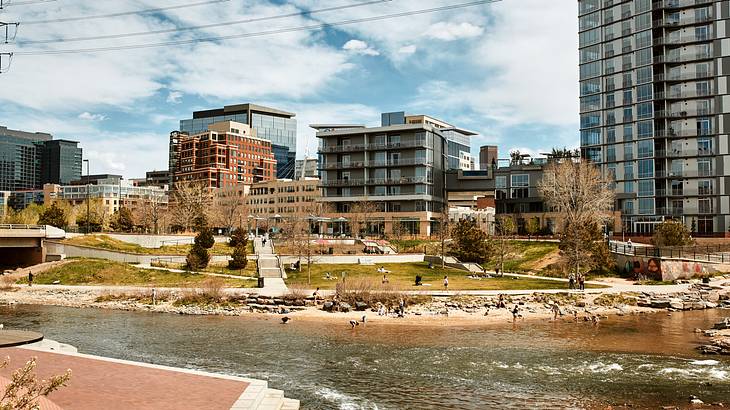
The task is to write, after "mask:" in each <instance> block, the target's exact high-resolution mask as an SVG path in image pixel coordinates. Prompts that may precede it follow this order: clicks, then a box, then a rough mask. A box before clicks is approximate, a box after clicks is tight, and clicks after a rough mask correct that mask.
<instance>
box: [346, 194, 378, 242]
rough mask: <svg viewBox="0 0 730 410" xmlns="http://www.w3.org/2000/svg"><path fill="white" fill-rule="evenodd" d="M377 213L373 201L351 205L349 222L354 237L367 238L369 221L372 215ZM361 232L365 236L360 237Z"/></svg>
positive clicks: (375, 204)
mask: <svg viewBox="0 0 730 410" xmlns="http://www.w3.org/2000/svg"><path fill="white" fill-rule="evenodd" d="M377 211H378V205H377V203H375V202H373V201H367V200H365V201H360V202H355V203H354V204H352V207H351V208H350V213H351V214H352V216H351V218H350V220H351V221H352V229H353V231H354V234H355V237H358V236H361V237H365V236H367V234H368V232H369V230H370V229H369V224H370V221H371V220H372V217H373V214H375V213H376V212H377ZM363 232H365V234H364V235H361V234H362V233H363Z"/></svg>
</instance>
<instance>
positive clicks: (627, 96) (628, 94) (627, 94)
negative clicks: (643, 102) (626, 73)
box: [623, 90, 634, 105]
mask: <svg viewBox="0 0 730 410" xmlns="http://www.w3.org/2000/svg"><path fill="white" fill-rule="evenodd" d="M633 101H634V99H633V92H632V91H631V90H624V102H623V104H624V105H629V104H631V103H632V102H633Z"/></svg>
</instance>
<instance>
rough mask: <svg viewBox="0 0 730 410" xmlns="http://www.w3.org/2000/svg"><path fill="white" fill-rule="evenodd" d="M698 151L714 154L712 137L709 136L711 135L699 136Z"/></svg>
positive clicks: (701, 153)
mask: <svg viewBox="0 0 730 410" xmlns="http://www.w3.org/2000/svg"><path fill="white" fill-rule="evenodd" d="M697 153H698V154H699V155H710V154H712V138H709V137H700V138H697Z"/></svg>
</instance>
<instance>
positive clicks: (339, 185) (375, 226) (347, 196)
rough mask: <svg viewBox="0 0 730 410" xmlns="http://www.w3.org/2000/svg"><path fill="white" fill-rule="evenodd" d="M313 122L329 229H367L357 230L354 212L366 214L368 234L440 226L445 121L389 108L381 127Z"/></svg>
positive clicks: (419, 232) (422, 231)
mask: <svg viewBox="0 0 730 410" xmlns="http://www.w3.org/2000/svg"><path fill="white" fill-rule="evenodd" d="M396 114H397V113H396ZM394 117H396V118H395V120H394ZM312 127H313V128H315V129H317V130H318V132H317V138H319V142H320V144H319V168H320V177H321V183H320V185H321V187H322V198H321V201H322V202H325V203H328V204H330V206H331V209H330V211H331V215H330V216H331V217H332V218H333V219H332V220H331V221H330V222H328V223H327V229H328V233H333V234H346V233H352V234H360V233H363V232H352V229H353V226H352V225H351V224H352V222H353V219H355V218H357V219H361V218H364V219H367V221H366V223H364V224H362V225H364V226H365V229H364V230H366V231H367V233H368V234H383V233H385V234H388V235H417V236H429V235H430V234H431V233H432V232H434V230H435V229H438V224H439V219H440V215H441V212H442V209H443V208H444V206H445V203H446V198H445V194H444V192H445V191H444V173H445V170H446V168H447V155H446V154H447V152H446V151H447V139H446V135H445V132H444V130H443V129H442V128H441V127H438V126H435V125H433V124H429V123H428V122H426V121H417V120H415V119H414V121H412V122H410V121H408V122H407V121H406V117H405V116H403V115H402V113H401V114H397V115H393V114H384V115H383V122H382V125H381V126H380V127H373V128H366V127H362V126H352V127H350V128H348V127H347V126H344V125H312ZM457 164H458V162H457ZM361 228H363V226H361Z"/></svg>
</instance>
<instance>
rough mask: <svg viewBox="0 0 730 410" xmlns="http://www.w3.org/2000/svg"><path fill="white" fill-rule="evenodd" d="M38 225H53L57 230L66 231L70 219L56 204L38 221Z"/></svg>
mask: <svg viewBox="0 0 730 410" xmlns="http://www.w3.org/2000/svg"><path fill="white" fill-rule="evenodd" d="M38 224H39V225H51V226H55V227H56V228H61V229H64V228H66V226H67V225H68V218H67V217H66V212H65V211H64V210H63V209H61V208H60V207H59V206H58V204H56V203H55V202H54V203H52V204H51V206H50V207H48V208H46V210H45V211H43V213H42V214H41V217H40V219H39V220H38Z"/></svg>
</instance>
